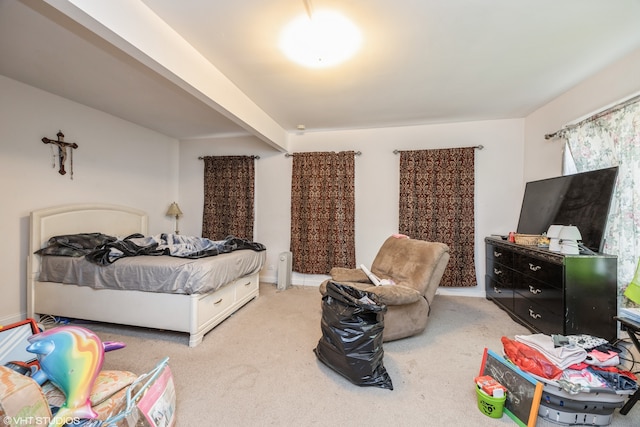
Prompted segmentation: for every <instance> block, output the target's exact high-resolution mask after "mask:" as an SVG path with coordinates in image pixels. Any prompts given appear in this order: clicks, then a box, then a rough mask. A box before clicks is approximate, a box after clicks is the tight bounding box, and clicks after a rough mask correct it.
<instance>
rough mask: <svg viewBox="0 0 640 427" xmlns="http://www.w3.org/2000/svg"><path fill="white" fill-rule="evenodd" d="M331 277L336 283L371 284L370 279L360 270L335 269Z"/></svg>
mask: <svg viewBox="0 0 640 427" xmlns="http://www.w3.org/2000/svg"><path fill="white" fill-rule="evenodd" d="M329 275H330V276H331V279H332V280H333V281H335V282H359V283H371V280H369V277H367V275H366V274H365V272H364V271H362V270H361V269H359V268H344V267H333V268H332V269H331V271H330V272H329Z"/></svg>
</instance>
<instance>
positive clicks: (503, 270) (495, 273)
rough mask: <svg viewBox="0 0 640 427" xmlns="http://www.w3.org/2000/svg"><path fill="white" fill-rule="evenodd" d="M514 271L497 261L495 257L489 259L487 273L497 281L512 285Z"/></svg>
mask: <svg viewBox="0 0 640 427" xmlns="http://www.w3.org/2000/svg"><path fill="white" fill-rule="evenodd" d="M512 273H513V272H512V270H511V269H510V268H509V267H507V266H506V265H504V264H502V263H499V262H497V261H496V260H495V259H487V275H488V276H490V277H491V278H492V279H493V280H495V281H496V282H499V283H501V284H503V285H506V286H509V287H512V286H511V282H512V279H511V275H512Z"/></svg>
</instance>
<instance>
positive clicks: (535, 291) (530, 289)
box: [529, 285, 542, 295]
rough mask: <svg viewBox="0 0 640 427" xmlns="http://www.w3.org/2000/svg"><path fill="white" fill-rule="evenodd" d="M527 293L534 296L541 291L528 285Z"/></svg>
mask: <svg viewBox="0 0 640 427" xmlns="http://www.w3.org/2000/svg"><path fill="white" fill-rule="evenodd" d="M529 292H531V293H532V294H534V295H537V294H539V293H540V292H542V291H541V290H540V289H537V288H534V287H533V286H531V285H529Z"/></svg>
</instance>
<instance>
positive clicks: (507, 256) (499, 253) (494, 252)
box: [486, 244, 513, 265]
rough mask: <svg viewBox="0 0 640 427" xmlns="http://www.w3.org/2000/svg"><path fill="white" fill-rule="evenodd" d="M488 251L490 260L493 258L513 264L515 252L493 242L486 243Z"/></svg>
mask: <svg viewBox="0 0 640 427" xmlns="http://www.w3.org/2000/svg"><path fill="white" fill-rule="evenodd" d="M486 252H487V259H488V260H493V261H495V262H499V263H501V264H505V265H511V262H512V256H513V252H511V251H509V250H507V249H504V248H500V247H498V246H494V245H491V244H487V245H486Z"/></svg>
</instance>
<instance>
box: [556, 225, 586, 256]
mask: <svg viewBox="0 0 640 427" xmlns="http://www.w3.org/2000/svg"><path fill="white" fill-rule="evenodd" d="M558 237H560V251H561V252H562V253H563V254H566V255H578V254H579V253H580V248H579V247H578V240H582V235H581V234H580V231H579V230H578V227H576V226H575V225H565V226H564V227H562V229H561V230H560V234H559V236H558Z"/></svg>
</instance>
